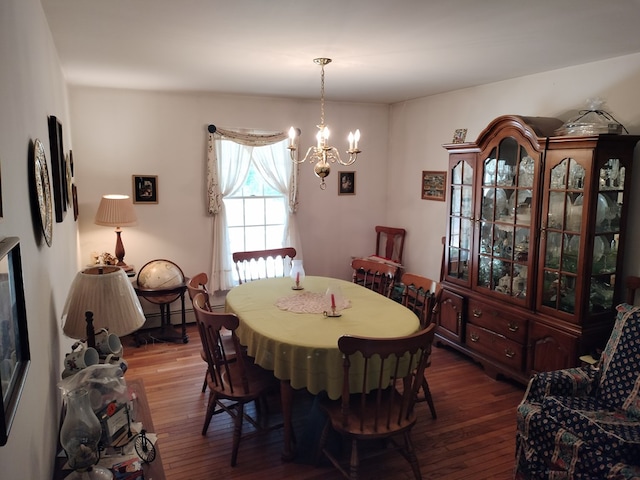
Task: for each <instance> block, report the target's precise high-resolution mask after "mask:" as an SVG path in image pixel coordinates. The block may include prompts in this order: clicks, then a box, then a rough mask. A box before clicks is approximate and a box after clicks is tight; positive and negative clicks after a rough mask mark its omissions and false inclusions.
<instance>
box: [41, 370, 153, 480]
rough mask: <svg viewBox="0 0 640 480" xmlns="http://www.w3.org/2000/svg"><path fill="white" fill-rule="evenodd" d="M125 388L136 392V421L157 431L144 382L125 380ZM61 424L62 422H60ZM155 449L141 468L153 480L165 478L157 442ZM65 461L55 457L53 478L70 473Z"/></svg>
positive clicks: (116, 460) (59, 478) (116, 458)
mask: <svg viewBox="0 0 640 480" xmlns="http://www.w3.org/2000/svg"><path fill="white" fill-rule="evenodd" d="M127 388H128V389H129V390H130V391H132V392H135V394H136V400H135V402H136V404H135V412H136V418H135V420H136V421H137V422H141V423H142V426H143V427H144V429H145V430H147V431H148V432H150V433H157V432H156V431H155V428H154V427H153V421H152V420H151V412H150V410H149V403H148V402H147V395H146V393H145V390H144V383H143V382H142V380H130V381H129V380H127ZM60 424H61V425H62V422H60ZM154 446H155V450H156V458H155V459H154V460H153V462H151V463H143V465H142V470H143V471H144V478H145V479H147V478H148V479H153V480H165V478H166V477H165V475H164V467H163V466H162V458H161V456H160V449H159V448H158V444H157V443H156V444H155V445H154ZM61 448H62V447H60V445H58V450H61ZM113 461H114V464H115V463H118V462H119V461H120V460H119V459H118V457H113ZM66 462H67V458H66V457H64V456H63V457H60V456H58V457H56V461H55V465H54V471H53V480H64V478H66V477H67V476H68V475H69V474H71V472H72V470H64V465H65V463H66Z"/></svg>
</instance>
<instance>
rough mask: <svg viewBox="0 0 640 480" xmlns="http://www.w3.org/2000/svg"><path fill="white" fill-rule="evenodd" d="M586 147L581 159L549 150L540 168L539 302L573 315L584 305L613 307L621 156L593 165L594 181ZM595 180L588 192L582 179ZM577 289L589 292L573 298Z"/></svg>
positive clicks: (622, 170)
mask: <svg viewBox="0 0 640 480" xmlns="http://www.w3.org/2000/svg"><path fill="white" fill-rule="evenodd" d="M586 153H588V154H589V155H588V157H589V158H588V159H586V160H581V159H579V158H577V156H576V158H573V157H564V158H562V159H561V160H560V161H557V160H555V161H554V160H551V156H550V157H548V160H551V161H549V162H548V164H549V166H550V168H549V169H548V171H547V172H545V173H546V174H548V176H549V179H548V180H547V181H548V182H549V190H548V191H549V193H548V196H547V197H546V198H545V207H544V208H545V210H544V211H545V212H546V220H543V223H542V227H543V229H542V230H543V235H542V241H541V252H542V255H541V261H542V288H541V295H540V304H541V306H542V307H545V308H551V309H553V310H554V311H557V312H564V313H566V314H568V315H572V316H574V317H578V316H581V315H583V310H582V309H583V308H586V313H588V314H593V313H598V312H604V311H608V310H611V309H612V308H613V307H614V305H613V302H614V290H615V272H616V271H617V268H618V243H619V239H620V213H621V209H622V203H623V198H624V195H623V193H624V192H623V191H624V181H625V167H624V166H623V165H622V164H621V162H620V160H619V159H618V158H608V159H606V160H605V162H604V163H603V165H602V166H601V167H600V168H598V167H596V168H594V169H593V171H594V174H596V175H599V178H598V179H597V182H593V181H592V180H591V173H590V172H591V170H592V167H591V158H590V157H591V152H586ZM585 158H586V157H585ZM594 184H595V185H596V188H597V190H596V191H595V192H593V193H590V192H589V189H588V188H587V185H594ZM589 196H591V197H592V198H591V199H589ZM588 216H590V217H591V223H593V226H591V225H590V222H588V221H587V220H588V219H589V218H588ZM579 291H584V292H588V299H586V300H584V303H583V305H580V304H578V303H577V302H576V298H578V295H579ZM581 297H582V298H584V297H583V296H582V295H581ZM575 320H576V321H578V319H577V318H575Z"/></svg>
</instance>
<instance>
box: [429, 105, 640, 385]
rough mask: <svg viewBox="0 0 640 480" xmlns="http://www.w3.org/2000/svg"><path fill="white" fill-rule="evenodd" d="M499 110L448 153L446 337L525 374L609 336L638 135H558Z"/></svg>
mask: <svg viewBox="0 0 640 480" xmlns="http://www.w3.org/2000/svg"><path fill="white" fill-rule="evenodd" d="M561 125H562V122H561V121H560V120H558V119H555V118H543V117H519V116H514V115H507V116H502V117H499V118H497V119H495V120H494V121H493V122H491V123H490V124H489V125H488V126H487V127H486V128H485V129H484V130H483V131H482V132H481V133H480V135H479V137H478V139H477V140H476V142H474V143H462V144H447V145H444V148H446V149H447V150H448V152H449V174H448V175H447V189H448V190H449V194H448V195H447V197H448V215H447V222H448V225H447V235H446V240H445V249H444V250H445V252H444V256H445V257H444V273H443V279H442V285H443V288H444V289H443V296H442V303H441V306H440V315H439V319H438V329H437V333H436V335H437V340H438V342H440V343H444V344H447V345H450V346H452V347H454V348H456V349H458V350H460V351H462V352H464V353H466V354H468V355H470V356H471V357H472V358H474V359H475V360H476V361H478V362H480V363H481V364H482V365H483V366H484V368H485V370H486V372H487V373H488V374H490V375H493V376H497V375H498V374H501V375H504V376H506V377H510V378H513V379H516V380H518V381H521V382H523V383H524V382H526V381H528V379H529V377H530V375H531V374H532V373H534V372H538V371H548V370H555V369H559V368H566V367H569V366H574V365H576V364H578V357H579V356H580V355H584V354H587V353H591V352H593V351H594V350H595V349H597V348H600V347H602V346H604V344H605V343H606V340H607V339H608V337H609V334H610V331H611V327H612V324H613V319H614V317H615V306H616V305H617V304H618V303H619V302H620V301H621V299H622V293H623V291H622V290H623V284H622V282H620V281H616V280H617V278H618V276H619V274H620V273H621V272H622V262H623V258H622V252H623V251H624V241H625V238H624V237H625V235H624V233H625V230H626V228H625V227H626V222H627V207H628V204H627V203H628V202H627V198H628V195H629V189H630V186H631V182H630V179H631V167H632V161H633V150H634V147H635V145H636V143H637V142H638V141H639V140H640V136H631V135H615V134H601V135H593V136H580V137H578V136H553V135H554V132H555V131H556V130H557V129H558V128H559V127H561Z"/></svg>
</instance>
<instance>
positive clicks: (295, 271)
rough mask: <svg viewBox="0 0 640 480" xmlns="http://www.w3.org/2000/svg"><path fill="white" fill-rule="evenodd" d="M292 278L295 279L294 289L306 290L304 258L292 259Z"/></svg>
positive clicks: (292, 287)
mask: <svg viewBox="0 0 640 480" xmlns="http://www.w3.org/2000/svg"><path fill="white" fill-rule="evenodd" d="M291 263H292V266H291V273H290V275H291V280H293V285H292V286H291V289H292V290H304V287H303V286H302V282H304V277H305V275H304V268H303V267H302V260H292V261H291Z"/></svg>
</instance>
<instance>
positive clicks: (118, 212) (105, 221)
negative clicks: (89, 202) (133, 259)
mask: <svg viewBox="0 0 640 480" xmlns="http://www.w3.org/2000/svg"><path fill="white" fill-rule="evenodd" d="M94 222H95V224H96V225H103V226H105V227H116V251H115V255H116V258H117V259H118V263H117V265H118V266H119V267H122V268H123V269H124V270H125V271H126V272H130V271H132V270H133V267H130V266H128V265H127V264H126V263H124V245H123V244H122V238H121V234H122V229H121V227H130V226H133V225H136V224H137V223H138V217H136V211H135V209H134V208H133V202H132V201H131V197H129V195H117V194H111V195H103V197H102V200H100V205H99V206H98V211H97V212H96V218H95V221H94Z"/></svg>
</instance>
